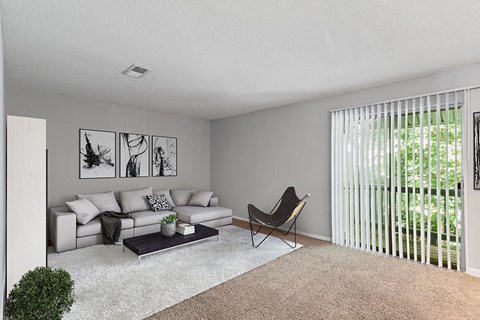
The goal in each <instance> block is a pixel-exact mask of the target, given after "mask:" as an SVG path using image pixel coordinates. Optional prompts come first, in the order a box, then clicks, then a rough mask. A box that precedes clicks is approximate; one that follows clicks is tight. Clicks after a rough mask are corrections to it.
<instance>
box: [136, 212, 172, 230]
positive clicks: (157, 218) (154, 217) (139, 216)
mask: <svg viewBox="0 0 480 320" xmlns="http://www.w3.org/2000/svg"><path fill="white" fill-rule="evenodd" d="M171 214H175V212H173V211H158V212H153V211H152V210H148V211H138V212H134V213H132V214H130V217H131V218H132V219H133V221H134V224H135V227H141V226H148V225H151V224H157V223H161V222H162V218H163V217H166V216H169V215H171Z"/></svg>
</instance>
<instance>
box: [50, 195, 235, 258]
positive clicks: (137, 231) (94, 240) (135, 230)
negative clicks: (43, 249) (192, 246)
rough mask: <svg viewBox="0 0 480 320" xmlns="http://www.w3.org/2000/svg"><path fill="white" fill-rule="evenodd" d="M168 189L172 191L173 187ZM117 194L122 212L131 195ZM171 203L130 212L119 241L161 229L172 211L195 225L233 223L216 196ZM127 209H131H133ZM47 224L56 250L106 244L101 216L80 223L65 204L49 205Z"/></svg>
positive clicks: (211, 225)
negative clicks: (196, 202)
mask: <svg viewBox="0 0 480 320" xmlns="http://www.w3.org/2000/svg"><path fill="white" fill-rule="evenodd" d="M167 191H168V192H170V190H167ZM156 192H157V191H156ZM156 192H154V193H156ZM162 192H165V190H162ZM172 192H173V191H172ZM115 197H116V198H117V201H118V200H120V201H118V202H119V203H120V204H122V211H123V212H125V211H124V210H123V209H124V208H125V207H129V204H128V203H126V201H128V198H127V200H125V199H119V197H122V195H121V192H120V195H119V193H115ZM77 198H79V195H77ZM132 202H133V201H132ZM169 202H171V203H172V204H173V206H172V209H171V211H157V212H154V211H152V210H140V211H135V212H128V213H129V214H130V218H126V219H122V231H121V233H120V240H121V239H126V238H131V237H134V236H139V235H144V234H149V233H154V232H160V226H161V220H162V218H163V217H165V216H168V215H170V214H172V213H176V214H177V216H178V219H179V221H182V222H187V223H190V224H193V225H195V224H199V223H200V224H203V225H206V226H209V227H219V226H224V225H228V224H231V223H232V209H228V208H223V207H219V206H218V198H216V197H212V198H210V200H209V202H208V206H206V207H204V206H194V205H188V204H187V205H180V206H175V205H174V203H173V200H172V198H169ZM182 204H185V203H182ZM130 207H132V206H130ZM133 207H135V205H134V206H133ZM118 208H120V206H118ZM143 209H145V208H143ZM128 210H131V208H129V209H128ZM100 211H101V210H100ZM48 227H49V235H50V240H51V241H52V243H53V246H54V248H55V250H56V251H57V252H63V251H67V250H73V249H78V248H84V247H88V246H92V245H95V244H101V243H103V237H102V229H101V223H100V218H99V217H96V218H94V219H92V220H91V221H89V222H88V223H86V224H79V223H77V216H76V214H75V213H74V212H72V211H71V210H70V209H69V208H68V207H66V206H65V207H53V208H50V210H49V217H48Z"/></svg>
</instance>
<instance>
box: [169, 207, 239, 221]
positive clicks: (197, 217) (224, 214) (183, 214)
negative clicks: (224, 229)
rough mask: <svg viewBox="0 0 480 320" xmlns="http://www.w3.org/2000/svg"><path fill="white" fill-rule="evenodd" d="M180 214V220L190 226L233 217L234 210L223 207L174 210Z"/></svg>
mask: <svg viewBox="0 0 480 320" xmlns="http://www.w3.org/2000/svg"><path fill="white" fill-rule="evenodd" d="M174 210H175V211H176V212H177V213H178V220H180V221H183V222H187V223H190V224H197V223H202V222H205V221H210V220H215V219H221V218H228V217H231V216H232V209H228V208H222V207H205V208H204V207H194V206H180V207H175V209H174Z"/></svg>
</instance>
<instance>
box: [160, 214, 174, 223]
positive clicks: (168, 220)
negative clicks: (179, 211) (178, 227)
mask: <svg viewBox="0 0 480 320" xmlns="http://www.w3.org/2000/svg"><path fill="white" fill-rule="evenodd" d="M177 220H178V218H177V215H176V214H171V215H169V216H166V217H164V218H163V219H162V222H163V223H165V224H170V223H175V222H177Z"/></svg>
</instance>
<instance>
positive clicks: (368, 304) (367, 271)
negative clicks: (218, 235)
mask: <svg viewBox="0 0 480 320" xmlns="http://www.w3.org/2000/svg"><path fill="white" fill-rule="evenodd" d="M299 241H300V242H301V243H302V244H304V247H303V248H301V249H299V250H297V251H295V252H293V253H290V254H287V255H286V256H283V257H281V258H279V259H277V260H275V261H273V262H270V263H268V264H266V265H264V266H262V267H259V268H257V269H254V270H252V271H250V272H248V273H246V274H244V275H241V276H239V277H237V278H235V279H233V280H230V281H228V282H226V283H223V284H221V285H219V286H217V287H214V288H212V289H210V290H208V291H206V292H203V293H201V294H199V295H197V296H195V297H193V298H191V299H189V300H186V301H184V302H181V303H179V304H177V305H175V306H173V307H171V308H168V309H166V310H164V311H162V312H159V313H158V314H156V315H153V316H151V317H150V318H148V319H168V320H171V319H290V320H291V319H480V278H475V277H472V276H469V275H466V274H463V273H459V272H455V271H448V270H445V269H441V268H438V267H433V266H425V265H420V264H418V263H413V262H408V261H405V260H398V259H396V258H392V257H388V256H379V255H377V254H370V253H366V252H361V251H357V250H351V249H347V248H343V247H339V246H334V245H331V244H329V243H326V242H323V241H319V240H314V239H311V238H306V237H300V240H299Z"/></svg>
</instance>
